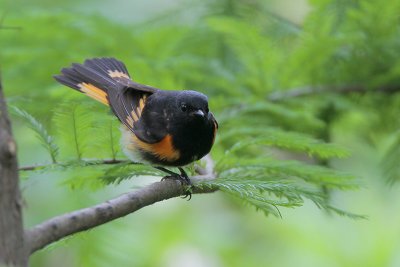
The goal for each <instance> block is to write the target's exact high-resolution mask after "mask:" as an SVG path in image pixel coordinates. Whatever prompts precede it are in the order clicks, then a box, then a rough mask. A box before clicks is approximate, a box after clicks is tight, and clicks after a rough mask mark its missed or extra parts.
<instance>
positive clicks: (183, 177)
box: [157, 167, 192, 200]
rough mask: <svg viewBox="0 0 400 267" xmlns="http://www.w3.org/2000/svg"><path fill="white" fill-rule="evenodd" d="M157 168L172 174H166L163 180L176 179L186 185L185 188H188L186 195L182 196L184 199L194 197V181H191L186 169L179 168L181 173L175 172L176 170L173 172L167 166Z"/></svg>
mask: <svg viewBox="0 0 400 267" xmlns="http://www.w3.org/2000/svg"><path fill="white" fill-rule="evenodd" d="M157 169H159V170H161V171H164V172H166V173H168V174H170V175H167V176H164V177H163V178H162V179H161V181H164V180H175V181H179V182H181V184H182V185H183V186H185V189H186V191H185V195H184V196H182V198H183V199H185V198H188V200H191V199H192V192H191V188H192V182H191V181H190V179H189V176H188V175H187V174H186V172H185V170H184V169H182V168H179V171H180V174H178V173H174V172H172V171H170V170H167V169H165V168H162V167H159V168H157Z"/></svg>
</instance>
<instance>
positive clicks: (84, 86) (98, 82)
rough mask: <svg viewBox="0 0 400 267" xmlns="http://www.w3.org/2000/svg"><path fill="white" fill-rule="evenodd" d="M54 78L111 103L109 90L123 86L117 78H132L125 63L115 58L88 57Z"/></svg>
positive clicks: (103, 101)
mask: <svg viewBox="0 0 400 267" xmlns="http://www.w3.org/2000/svg"><path fill="white" fill-rule="evenodd" d="M54 78H55V79H56V80H57V81H58V82H60V83H62V84H64V85H66V86H68V87H71V88H73V89H75V90H78V91H80V92H82V93H84V94H86V95H87V96H89V97H91V98H93V99H95V100H97V101H99V102H101V103H103V104H105V105H109V99H108V92H109V91H110V90H116V89H119V88H120V87H121V85H120V84H119V83H118V81H117V80H116V78H127V79H130V76H129V73H128V71H127V69H126V67H125V65H124V63H122V62H121V61H119V60H116V59H115V58H93V59H87V60H86V61H85V62H84V63H83V64H77V63H74V64H72V66H71V67H69V68H63V69H62V70H61V74H60V75H54Z"/></svg>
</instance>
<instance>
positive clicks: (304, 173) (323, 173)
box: [218, 158, 358, 190]
mask: <svg viewBox="0 0 400 267" xmlns="http://www.w3.org/2000/svg"><path fill="white" fill-rule="evenodd" d="M218 167H219V169H220V170H221V172H220V177H225V176H227V177H229V176H231V175H234V176H235V177H236V179H246V178H245V177H253V178H256V179H257V177H260V176H261V177H264V179H265V176H266V175H268V177H269V178H270V179H271V180H278V179H282V180H284V181H287V180H293V179H298V180H303V181H305V182H308V183H312V184H315V185H322V186H326V187H328V188H337V189H342V190H345V189H348V190H352V189H356V188H358V184H357V183H356V182H355V180H354V176H353V175H350V174H348V173H343V172H339V171H336V170H333V169H329V168H326V167H323V166H318V165H310V164H305V163H302V162H299V161H294V160H276V159H273V158H264V159H246V158H240V159H237V160H231V161H230V162H225V163H223V164H221V165H219V166H218Z"/></svg>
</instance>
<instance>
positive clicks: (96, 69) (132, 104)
mask: <svg viewBox="0 0 400 267" xmlns="http://www.w3.org/2000/svg"><path fill="white" fill-rule="evenodd" d="M61 72H62V74H61V75H56V76H54V78H55V79H56V80H57V81H59V82H60V83H62V84H64V85H67V86H69V87H71V88H73V89H76V90H78V91H80V92H82V93H85V94H86V95H87V96H89V97H91V98H93V99H95V100H97V101H99V102H101V103H103V104H105V105H108V106H110V108H111V110H112V111H113V112H114V114H115V115H116V116H117V117H118V119H119V120H120V121H121V122H122V123H123V124H124V125H125V126H126V127H127V128H128V129H129V130H131V131H132V132H133V133H135V135H136V136H137V137H138V138H139V139H140V140H141V141H144V142H146V143H156V142H159V141H160V140H162V139H163V138H164V137H165V135H166V132H165V129H163V128H162V124H160V123H154V125H153V126H152V125H147V127H151V126H152V128H155V129H153V130H152V131H150V133H151V134H148V133H149V129H146V128H145V126H146V125H144V124H143V123H139V119H140V118H141V115H142V112H143V109H144V107H145V105H146V102H147V100H148V98H149V97H150V96H151V95H152V94H154V93H156V92H157V91H159V89H157V88H154V87H151V86H147V85H143V84H139V83H136V82H134V81H132V80H131V78H130V75H129V73H128V70H127V69H126V67H125V65H124V63H122V62H121V61H118V60H116V59H115V58H93V59H87V60H86V61H85V62H84V64H77V63H75V64H72V66H71V67H70V68H64V69H62V71H61ZM155 119H156V120H157V119H158V118H155Z"/></svg>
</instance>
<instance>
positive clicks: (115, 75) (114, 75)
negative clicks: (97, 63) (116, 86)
mask: <svg viewBox="0 0 400 267" xmlns="http://www.w3.org/2000/svg"><path fill="white" fill-rule="evenodd" d="M108 75H109V76H110V77H111V78H127V79H130V77H129V76H128V74H126V73H123V72H120V71H118V70H114V71H112V70H108Z"/></svg>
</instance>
